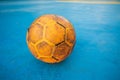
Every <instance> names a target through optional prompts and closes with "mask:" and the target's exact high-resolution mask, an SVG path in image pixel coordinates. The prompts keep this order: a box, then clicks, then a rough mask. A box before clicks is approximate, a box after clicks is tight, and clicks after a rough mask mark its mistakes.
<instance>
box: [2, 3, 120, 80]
mask: <svg viewBox="0 0 120 80" xmlns="http://www.w3.org/2000/svg"><path fill="white" fill-rule="evenodd" d="M119 9H120V4H88V3H87V4H85V3H72V2H69V3H67V2H1V3H0V80H120V76H119V75H120V10H119ZM48 13H50V14H57V15H61V16H64V17H65V18H67V19H68V20H70V21H71V23H72V24H73V25H74V28H75V31H76V38H77V41H76V45H75V47H74V50H73V52H72V54H71V55H70V56H69V57H68V58H67V59H66V60H65V61H63V62H61V63H59V64H46V63H43V62H41V61H38V60H36V59H35V58H34V57H33V56H32V54H31V53H30V51H29V49H28V47H27V44H26V32H27V28H28V27H29V26H30V25H31V23H32V22H33V20H34V19H36V18H37V17H39V16H40V15H43V14H48Z"/></svg>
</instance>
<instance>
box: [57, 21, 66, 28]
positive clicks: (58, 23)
mask: <svg viewBox="0 0 120 80" xmlns="http://www.w3.org/2000/svg"><path fill="white" fill-rule="evenodd" d="M57 24H58V25H60V26H62V27H63V28H65V26H64V25H62V24H61V23H59V22H57ZM65 29H66V28H65Z"/></svg>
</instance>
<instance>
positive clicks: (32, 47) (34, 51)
mask: <svg viewBox="0 0 120 80" xmlns="http://www.w3.org/2000/svg"><path fill="white" fill-rule="evenodd" d="M28 47H29V49H30V51H31V52H32V54H33V55H34V56H35V57H36V58H38V57H39V56H38V54H37V52H36V50H35V48H34V46H33V45H32V44H31V43H29V44H28Z"/></svg>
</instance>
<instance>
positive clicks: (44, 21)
mask: <svg viewBox="0 0 120 80" xmlns="http://www.w3.org/2000/svg"><path fill="white" fill-rule="evenodd" d="M54 18H55V16H54V15H44V16H41V17H40V18H39V19H37V21H38V22H40V23H41V24H43V25H45V24H48V22H50V21H54Z"/></svg>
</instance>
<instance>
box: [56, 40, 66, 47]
mask: <svg viewBox="0 0 120 80" xmlns="http://www.w3.org/2000/svg"><path fill="white" fill-rule="evenodd" d="M63 42H64V41H62V42H60V43H57V44H55V46H58V45H60V44H62V43H63Z"/></svg>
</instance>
